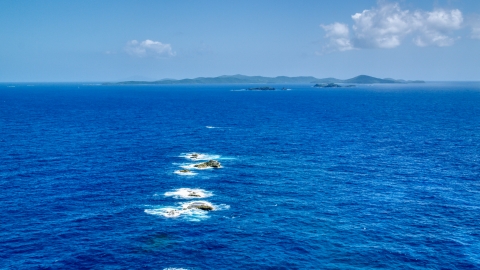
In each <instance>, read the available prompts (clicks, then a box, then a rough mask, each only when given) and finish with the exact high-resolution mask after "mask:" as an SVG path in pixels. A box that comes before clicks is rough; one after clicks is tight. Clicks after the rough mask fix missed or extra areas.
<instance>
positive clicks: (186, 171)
mask: <svg viewBox="0 0 480 270" xmlns="http://www.w3.org/2000/svg"><path fill="white" fill-rule="evenodd" d="M179 172H181V173H189V172H191V171H190V170H180V171H179Z"/></svg>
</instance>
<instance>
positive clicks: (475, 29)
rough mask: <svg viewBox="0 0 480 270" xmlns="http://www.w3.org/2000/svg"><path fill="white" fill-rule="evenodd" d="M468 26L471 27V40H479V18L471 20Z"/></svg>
mask: <svg viewBox="0 0 480 270" xmlns="http://www.w3.org/2000/svg"><path fill="white" fill-rule="evenodd" d="M470 26H471V27H472V34H471V36H470V37H471V38H474V39H480V16H476V17H475V18H474V19H473V20H471V21H470Z"/></svg>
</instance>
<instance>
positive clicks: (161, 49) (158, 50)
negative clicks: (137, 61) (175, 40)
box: [125, 39, 175, 57]
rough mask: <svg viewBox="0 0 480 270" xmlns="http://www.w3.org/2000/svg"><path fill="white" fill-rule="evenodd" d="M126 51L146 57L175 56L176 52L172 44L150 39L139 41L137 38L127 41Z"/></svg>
mask: <svg viewBox="0 0 480 270" xmlns="http://www.w3.org/2000/svg"><path fill="white" fill-rule="evenodd" d="M125 51H126V52H127V53H128V54H130V55H133V56H137V57H145V56H154V57H170V56H175V52H174V51H173V50H172V46H171V45H170V44H163V43H161V42H160V41H153V40H150V39H147V40H144V41H142V42H138V41H137V40H131V41H129V42H127V45H126V47H125Z"/></svg>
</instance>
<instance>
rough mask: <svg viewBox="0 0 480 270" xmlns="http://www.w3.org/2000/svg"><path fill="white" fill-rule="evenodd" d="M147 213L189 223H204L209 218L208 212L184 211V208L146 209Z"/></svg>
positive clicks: (197, 210) (198, 210)
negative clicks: (181, 219)
mask: <svg viewBox="0 0 480 270" xmlns="http://www.w3.org/2000/svg"><path fill="white" fill-rule="evenodd" d="M144 212H145V213H147V214H149V215H155V216H162V217H165V218H185V219H187V220H188V221H202V220H205V219H207V218H210V217H209V216H208V212H207V211H203V210H200V209H183V208H182V207H177V208H173V207H161V208H155V209H145V211H144Z"/></svg>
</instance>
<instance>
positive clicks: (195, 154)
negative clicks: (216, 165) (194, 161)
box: [188, 153, 200, 158]
mask: <svg viewBox="0 0 480 270" xmlns="http://www.w3.org/2000/svg"><path fill="white" fill-rule="evenodd" d="M199 156H200V154H197V153H193V154H191V155H189V156H188V157H189V158H198V157H199Z"/></svg>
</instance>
